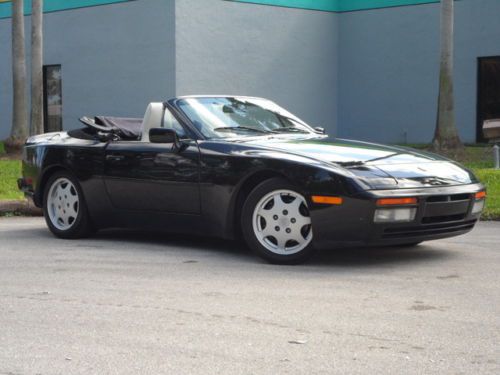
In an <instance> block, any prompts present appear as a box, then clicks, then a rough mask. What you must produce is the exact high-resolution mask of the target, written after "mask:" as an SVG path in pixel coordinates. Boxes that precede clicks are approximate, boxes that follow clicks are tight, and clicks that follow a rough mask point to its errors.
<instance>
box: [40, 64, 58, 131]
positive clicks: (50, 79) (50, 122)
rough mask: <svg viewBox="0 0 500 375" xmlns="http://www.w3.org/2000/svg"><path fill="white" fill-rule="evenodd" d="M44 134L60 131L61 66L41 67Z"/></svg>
mask: <svg viewBox="0 0 500 375" xmlns="http://www.w3.org/2000/svg"><path fill="white" fill-rule="evenodd" d="M43 106H44V124H43V130H44V132H46V133H48V132H57V131H61V130H62V77H61V65H45V66H44V67H43Z"/></svg>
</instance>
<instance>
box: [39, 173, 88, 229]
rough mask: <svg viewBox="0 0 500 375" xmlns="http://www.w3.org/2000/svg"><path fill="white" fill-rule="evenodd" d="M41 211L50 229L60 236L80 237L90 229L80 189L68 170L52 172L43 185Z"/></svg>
mask: <svg viewBox="0 0 500 375" xmlns="http://www.w3.org/2000/svg"><path fill="white" fill-rule="evenodd" d="M43 202H44V204H43V213H44V216H45V221H46V222H47V226H48V227H49V229H50V231H51V232H52V233H53V234H54V235H56V236H57V237H61V238H80V237H84V236H86V235H87V234H88V233H89V231H90V222H89V217H88V213H87V207H86V205H85V200H84V198H83V194H82V190H81V188H80V185H79V183H78V181H77V180H76V178H74V177H73V176H72V175H71V174H69V173H68V172H56V173H54V174H53V175H52V176H51V177H50V178H49V180H48V181H47V184H46V186H45V191H44V199H43Z"/></svg>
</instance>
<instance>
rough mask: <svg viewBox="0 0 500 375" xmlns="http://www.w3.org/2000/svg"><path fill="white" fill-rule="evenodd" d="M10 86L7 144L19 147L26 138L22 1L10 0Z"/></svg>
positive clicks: (26, 118)
mask: <svg viewBox="0 0 500 375" xmlns="http://www.w3.org/2000/svg"><path fill="white" fill-rule="evenodd" d="M12 85H13V93H14V96H13V106H12V128H11V132H10V138H9V139H8V142H7V143H8V144H12V145H19V144H20V143H22V142H24V140H25V138H26V137H27V136H28V115H27V103H26V58H25V52H24V1H23V0H12Z"/></svg>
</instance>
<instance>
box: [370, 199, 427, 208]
mask: <svg viewBox="0 0 500 375" xmlns="http://www.w3.org/2000/svg"><path fill="white" fill-rule="evenodd" d="M417 202H418V201H417V198H382V199H377V206H407V205H412V204H417Z"/></svg>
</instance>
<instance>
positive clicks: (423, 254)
mask: <svg viewBox="0 0 500 375" xmlns="http://www.w3.org/2000/svg"><path fill="white" fill-rule="evenodd" d="M499 244H500V223H481V224H480V225H479V226H478V227H477V228H476V229H475V230H474V231H473V232H472V233H470V234H468V235H466V236H462V237H456V238H452V239H448V240H441V241H434V242H429V243H426V244H423V245H421V246H418V247H416V248H413V249H402V248H388V249H381V248H380V249H344V250H337V251H328V252H322V253H320V254H319V255H318V256H316V257H315V258H314V259H313V261H312V262H310V263H308V264H306V265H302V266H272V265H268V264H265V263H263V262H262V261H261V260H260V259H258V258H256V257H254V256H253V255H252V254H250V253H248V252H247V251H246V250H245V249H244V248H243V247H242V246H241V245H239V244H238V243H233V242H224V241H219V240H213V239H207V238H190V239H186V238H183V237H180V236H172V235H165V234H148V233H130V232H123V231H113V232H105V233H99V234H98V235H96V236H95V237H93V238H90V239H85V240H78V241H68V240H59V239H56V238H54V237H52V235H51V234H50V233H49V232H48V230H47V229H46V228H45V223H44V222H43V219H42V218H3V219H0V374H76V373H79V374H119V373H120V374H125V373H126V374H132V373H135V374H288V373H290V374H335V373H339V374H340V373H343V374H403V373H404V374H431V373H434V374H490V373H491V374H499V373H500V267H499V266H500V245H499Z"/></svg>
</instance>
